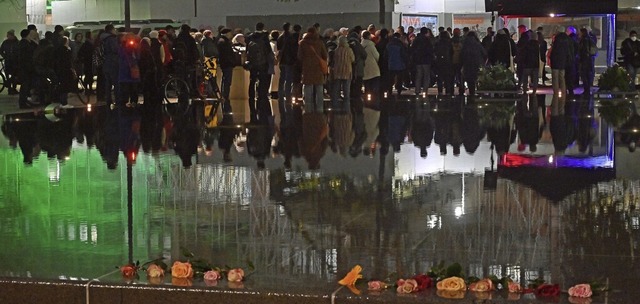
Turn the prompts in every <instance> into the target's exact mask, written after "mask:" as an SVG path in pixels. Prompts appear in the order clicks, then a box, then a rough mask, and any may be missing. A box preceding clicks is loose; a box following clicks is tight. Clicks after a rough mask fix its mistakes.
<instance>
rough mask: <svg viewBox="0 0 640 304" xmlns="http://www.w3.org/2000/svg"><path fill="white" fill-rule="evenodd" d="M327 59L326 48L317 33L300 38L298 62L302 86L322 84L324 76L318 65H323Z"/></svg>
mask: <svg viewBox="0 0 640 304" xmlns="http://www.w3.org/2000/svg"><path fill="white" fill-rule="evenodd" d="M328 57H329V55H328V54H327V48H326V47H325V46H324V43H322V40H320V36H318V34H317V33H313V34H310V33H307V34H306V36H304V38H302V40H301V41H300V46H299V47H298V60H299V61H300V64H301V67H302V84H307V85H321V84H324V81H325V75H324V74H323V72H322V69H321V67H320V65H321V64H325V63H326V60H327V58H328ZM321 59H322V61H321Z"/></svg>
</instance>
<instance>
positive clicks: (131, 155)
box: [129, 152, 136, 161]
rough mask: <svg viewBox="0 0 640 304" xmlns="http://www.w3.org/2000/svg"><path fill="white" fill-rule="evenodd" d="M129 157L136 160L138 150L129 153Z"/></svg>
mask: <svg viewBox="0 0 640 304" xmlns="http://www.w3.org/2000/svg"><path fill="white" fill-rule="evenodd" d="M129 159H130V160H131V161H136V152H131V154H130V155H129Z"/></svg>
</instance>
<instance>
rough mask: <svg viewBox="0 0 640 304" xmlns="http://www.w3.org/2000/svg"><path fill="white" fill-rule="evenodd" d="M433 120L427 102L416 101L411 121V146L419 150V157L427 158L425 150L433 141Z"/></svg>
mask: <svg viewBox="0 0 640 304" xmlns="http://www.w3.org/2000/svg"><path fill="white" fill-rule="evenodd" d="M433 132H434V131H433V118H432V117H431V105H430V103H429V102H427V101H425V102H422V101H421V100H417V101H416V102H415V107H414V111H413V115H412V119H411V138H412V139H413V145H414V146H416V147H417V148H418V149H420V157H422V158H426V157H427V148H428V147H429V146H431V141H432V140H433Z"/></svg>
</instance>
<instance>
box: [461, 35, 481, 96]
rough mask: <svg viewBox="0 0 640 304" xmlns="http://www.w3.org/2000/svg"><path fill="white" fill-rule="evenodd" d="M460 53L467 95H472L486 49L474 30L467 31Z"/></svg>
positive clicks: (474, 91) (474, 92)
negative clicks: (467, 90)
mask: <svg viewBox="0 0 640 304" xmlns="http://www.w3.org/2000/svg"><path fill="white" fill-rule="evenodd" d="M460 53H461V56H460V57H461V59H462V70H463V74H464V81H465V82H466V83H467V86H468V87H469V96H471V97H473V96H474V95H475V94H476V82H478V72H480V67H482V66H483V65H484V63H485V62H486V60H487V51H486V50H485V48H484V47H483V46H482V44H481V43H480V40H478V36H477V35H476V32H469V33H468V34H467V37H466V38H465V40H464V45H463V46H462V50H461V51H460Z"/></svg>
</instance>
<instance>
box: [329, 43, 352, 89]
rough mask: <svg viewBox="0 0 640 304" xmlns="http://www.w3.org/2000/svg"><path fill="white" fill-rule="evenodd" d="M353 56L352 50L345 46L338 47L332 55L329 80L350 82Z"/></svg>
mask: <svg viewBox="0 0 640 304" xmlns="http://www.w3.org/2000/svg"><path fill="white" fill-rule="evenodd" d="M354 62H355V55H354V54H353V50H351V48H350V47H349V46H348V45H347V46H338V48H336V50H335V52H334V54H333V63H332V64H331V71H330V75H331V79H341V80H350V79H351V77H353V63H354Z"/></svg>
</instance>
